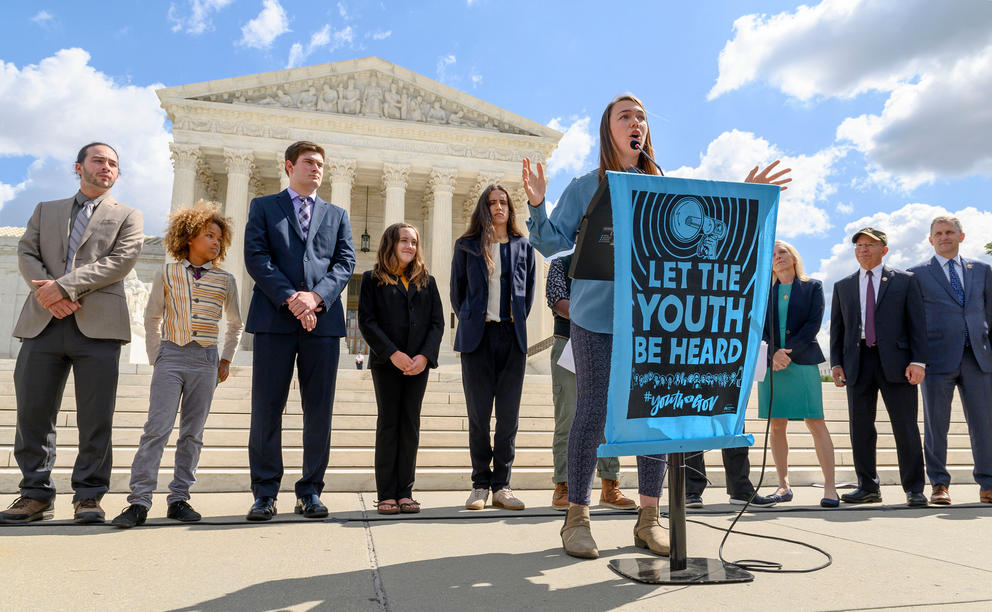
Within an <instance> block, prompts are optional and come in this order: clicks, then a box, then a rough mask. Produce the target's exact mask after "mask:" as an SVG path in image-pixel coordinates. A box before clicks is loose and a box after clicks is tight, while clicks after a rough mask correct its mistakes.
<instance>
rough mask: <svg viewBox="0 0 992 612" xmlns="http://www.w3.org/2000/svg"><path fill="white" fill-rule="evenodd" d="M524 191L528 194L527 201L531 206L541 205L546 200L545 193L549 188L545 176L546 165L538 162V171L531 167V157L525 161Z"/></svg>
mask: <svg viewBox="0 0 992 612" xmlns="http://www.w3.org/2000/svg"><path fill="white" fill-rule="evenodd" d="M523 166H524V167H523V178H524V192H525V193H526V194H527V203H528V204H530V205H531V206H535V207H537V206H540V205H541V202H543V201H544V194H545V192H547V190H548V179H547V178H546V177H545V176H544V166H543V165H541V162H537V172H536V173H535V172H534V171H533V170H532V169H531V167H530V158H529V157H525V158H524V162H523Z"/></svg>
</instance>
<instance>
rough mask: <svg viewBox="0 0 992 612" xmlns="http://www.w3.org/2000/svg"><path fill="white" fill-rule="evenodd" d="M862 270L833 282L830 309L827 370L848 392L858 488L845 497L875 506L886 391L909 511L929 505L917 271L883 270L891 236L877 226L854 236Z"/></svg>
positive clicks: (878, 499) (922, 325) (922, 328)
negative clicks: (878, 423)
mask: <svg viewBox="0 0 992 612" xmlns="http://www.w3.org/2000/svg"><path fill="white" fill-rule="evenodd" d="M851 242H853V243H854V255H855V257H856V258H857V260H858V263H859V264H860V266H861V269H860V270H858V271H857V272H855V273H854V274H852V275H850V276H848V277H845V278H843V279H841V280H839V281H837V283H835V284H834V296H833V306H832V307H831V310H830V365H831V367H832V370H831V374H832V376H833V379H834V384H835V385H837V386H838V387H847V408H848V414H849V417H850V420H851V426H850V431H851V448H852V450H853V453H854V469H855V472H856V473H857V476H858V488H857V489H856V490H855V491H853V492H852V493H846V494H844V495H842V496H841V499H842V500H843V501H845V502H847V503H850V504H864V503H878V502H881V501H882V495H881V493H879V479H878V472H877V470H876V463H875V442H876V438H877V434H876V431H875V407H876V404H877V402H878V394H879V392H881V394H882V401H883V402H884V403H885V409H886V411H888V413H889V421H890V422H891V423H892V434H893V435H894V436H895V441H896V452H897V454H898V457H899V478H900V481H901V483H902V487H903V490H904V491H905V492H906V502H907V504H908V505H910V506H926V505H927V498H926V497H925V496H924V495H923V485H924V476H923V447H922V445H921V444H920V428H919V426H918V425H917V423H916V417H917V413H918V410H919V407H918V401H917V390H916V385H918V384H920V382H922V381H923V376H924V371H925V368H926V361H927V356H926V349H927V332H926V323H925V321H924V316H923V294H922V293H921V292H920V285H919V282H918V280H917V278H916V276H914V275H913V274H912V273H910V272H905V271H903V270H896V269H894V268H890V267H888V266H884V265H882V258H883V257H884V256H885V254H886V253H888V252H889V247H888V237H887V236H886V235H885V233H884V232H882V231H879V230H877V229H875V228H873V227H865V228H863V229H860V230H858V231H857V232H856V233H855V234H854V236H853V237H852V238H851Z"/></svg>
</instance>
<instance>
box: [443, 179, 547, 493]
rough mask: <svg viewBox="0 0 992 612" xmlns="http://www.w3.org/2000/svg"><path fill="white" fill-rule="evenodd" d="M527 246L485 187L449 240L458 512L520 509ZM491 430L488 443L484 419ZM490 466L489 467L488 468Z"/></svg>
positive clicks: (500, 200)
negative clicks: (461, 459)
mask: <svg viewBox="0 0 992 612" xmlns="http://www.w3.org/2000/svg"><path fill="white" fill-rule="evenodd" d="M534 275H535V268H534V248H533V247H532V246H531V245H530V242H528V240H527V238H525V237H524V236H523V233H522V232H521V231H520V230H519V228H517V222H516V214H515V212H514V210H513V203H512V202H511V201H510V194H509V192H507V190H506V189H504V188H503V187H501V186H500V185H489V186H488V187H486V188H485V189H484V190H483V192H482V195H481V196H479V201H478V203H476V205H475V212H473V213H472V218H471V220H470V221H469V226H468V229H467V230H466V231H465V233H464V234H463V235H462V236H461V238H459V239H458V240H457V241H456V242H455V248H454V255H453V257H452V261H451V308H452V310H454V312H456V313H458V329H457V331H456V332H455V344H454V348H455V350H456V351H458V352H459V353H461V364H462V387H463V389H464V390H465V404H466V407H467V409H468V446H469V452H470V454H471V456H472V493H470V494H469V498H468V500H467V501H466V502H465V507H466V508H468V509H470V510H482V509H483V508H485V507H486V501H487V500H488V498H489V491H490V490H491V491H492V493H493V505H494V506H499V507H502V508H505V509H507V510H523V509H524V504H523V502H521V501H520V500H519V499H518V498H517V497H516V496H514V495H513V492H512V491H511V490H510V468H511V466H512V465H513V456H514V452H515V444H516V438H517V420H518V418H517V417H518V416H519V413H520V394H521V391H522V390H523V382H524V368H525V366H526V365H527V314H528V313H529V312H530V307H531V304H532V303H533V301H534ZM494 404H495V411H496V432H495V435H494V438H493V443H492V445H490V443H489V419H490V418H492V415H493V406H494ZM490 464H491V465H492V467H490Z"/></svg>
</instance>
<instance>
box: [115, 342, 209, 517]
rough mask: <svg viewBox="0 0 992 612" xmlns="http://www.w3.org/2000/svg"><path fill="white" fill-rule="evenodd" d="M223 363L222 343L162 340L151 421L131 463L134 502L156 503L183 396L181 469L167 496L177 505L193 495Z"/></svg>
mask: <svg viewBox="0 0 992 612" xmlns="http://www.w3.org/2000/svg"><path fill="white" fill-rule="evenodd" d="M217 364H218V357H217V347H216V346H208V347H204V346H200V345H199V344H197V343H195V342H190V343H189V344H187V345H185V346H179V345H177V344H173V343H172V342H167V341H163V342H162V348H160V349H159V351H158V356H157V357H156V358H155V371H154V373H153V374H152V384H151V389H150V393H149V402H148V420H147V421H146V422H145V431H144V433H143V434H141V442H140V443H139V444H138V452H137V453H135V455H134V462H133V463H132V464H131V483H130V487H131V494H130V495H128V497H127V502H128V503H129V504H137V505H139V506H145V507H146V508H151V506H152V493H153V492H154V491H155V487H156V486H157V484H158V468H159V465H160V464H161V463H162V451H163V450H164V449H165V444H166V443H167V442H168V441H169V434H170V433H172V427H173V426H174V425H175V424H176V413H177V412H178V411H179V404H180V401H181V402H182V416H181V418H180V419H179V439H178V440H176V459H175V470H174V475H173V479H172V482H171V483H170V484H169V496H168V498H167V499H166V501H167V502H168V503H170V504H171V503H173V502H177V501H185V500H187V499H189V488H190V487H191V486H193V483H194V482H196V464H197V462H199V460H200V449H201V448H203V427H204V425H205V424H206V422H207V415H208V414H209V413H210V402H211V401H212V400H213V398H214V388H216V386H217Z"/></svg>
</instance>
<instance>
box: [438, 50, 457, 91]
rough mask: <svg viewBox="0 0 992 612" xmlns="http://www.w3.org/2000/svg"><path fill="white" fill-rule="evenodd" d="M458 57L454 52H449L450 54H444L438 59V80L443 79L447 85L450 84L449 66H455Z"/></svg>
mask: <svg viewBox="0 0 992 612" xmlns="http://www.w3.org/2000/svg"><path fill="white" fill-rule="evenodd" d="M457 61H458V58H456V57H455V55H454V53H449V54H448V55H442V56H441V57H439V58H438V59H437V80H438V81H441V82H442V83H444V84H445V85H450V84H451V83H450V82H449V78H450V77H449V76H448V67H449V66H454V65H455V62H457Z"/></svg>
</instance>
